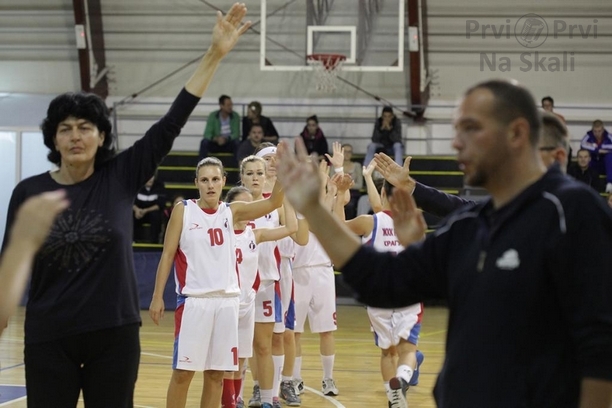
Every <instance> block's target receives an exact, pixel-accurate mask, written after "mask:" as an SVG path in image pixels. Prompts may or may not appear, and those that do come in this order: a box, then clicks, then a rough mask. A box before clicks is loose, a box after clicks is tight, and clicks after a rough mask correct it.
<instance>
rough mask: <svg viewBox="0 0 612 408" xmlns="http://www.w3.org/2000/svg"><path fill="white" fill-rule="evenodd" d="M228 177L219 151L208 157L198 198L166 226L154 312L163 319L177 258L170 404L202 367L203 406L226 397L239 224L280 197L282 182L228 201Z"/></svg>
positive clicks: (232, 364) (179, 401)
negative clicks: (224, 197)
mask: <svg viewBox="0 0 612 408" xmlns="http://www.w3.org/2000/svg"><path fill="white" fill-rule="evenodd" d="M225 180H226V179H225V171H224V169H223V164H222V163H221V161H220V160H219V159H217V158H214V157H207V158H204V159H202V160H201V161H200V162H199V163H198V166H197V168H196V179H195V185H196V187H197V188H198V191H199V194H200V198H199V199H198V200H185V201H183V202H181V203H179V204H177V206H176V207H175V208H174V210H173V211H172V215H171V216H170V221H169V223H168V228H167V230H166V237H165V241H164V249H163V252H162V256H161V259H160V262H159V266H158V268H157V277H156V279H155V289H154V292H153V299H152V301H151V306H150V308H149V314H150V315H151V318H152V319H153V321H154V322H155V324H159V319H160V318H161V317H163V314H164V309H165V305H164V300H163V292H164V288H165V287H166V282H167V280H168V276H169V275H170V270H171V268H172V263H173V262H174V263H175V281H176V286H177V294H178V300H177V309H176V312H175V342H174V359H173V364H172V367H173V372H172V378H171V380H170V385H169V387H168V395H167V401H166V407H167V408H183V407H185V403H186V399H187V392H188V390H189V384H190V383H191V380H192V378H193V376H194V374H195V372H196V371H204V390H203V392H202V400H201V403H200V404H201V407H203V408H218V407H219V405H220V404H221V393H222V384H223V381H222V380H223V372H224V371H236V370H237V369H238V312H239V296H240V287H239V284H238V276H237V273H236V245H235V241H236V238H235V233H234V228H233V225H234V222H238V221H244V220H251V219H253V218H257V217H259V216H262V215H264V214H268V213H269V212H271V211H273V210H274V209H276V208H278V207H280V206H281V204H282V200H283V194H282V191H281V190H280V188H279V187H278V186H275V189H274V191H273V192H272V195H271V196H270V199H269V200H261V201H256V202H250V203H245V202H238V201H236V202H233V203H231V204H226V203H222V202H220V201H219V198H220V197H221V192H222V190H223V187H224V186H225Z"/></svg>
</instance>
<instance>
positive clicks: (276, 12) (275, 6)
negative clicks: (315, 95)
mask: <svg viewBox="0 0 612 408" xmlns="http://www.w3.org/2000/svg"><path fill="white" fill-rule="evenodd" d="M405 18H406V16H405V2H404V0H297V1H296V0H293V1H290V0H261V22H260V24H261V28H260V30H261V49H260V52H261V54H260V68H261V70H262V71H311V70H312V67H311V66H308V64H307V62H306V57H307V56H308V55H312V54H342V55H344V56H346V58H347V59H346V61H345V62H344V65H343V67H342V69H343V71H348V72H401V71H403V70H404V20H405Z"/></svg>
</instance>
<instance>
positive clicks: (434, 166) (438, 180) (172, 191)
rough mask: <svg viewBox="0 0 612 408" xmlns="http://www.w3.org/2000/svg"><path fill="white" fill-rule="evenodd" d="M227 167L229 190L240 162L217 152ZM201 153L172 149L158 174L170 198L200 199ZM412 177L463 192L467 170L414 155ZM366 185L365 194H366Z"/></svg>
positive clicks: (432, 221) (432, 220)
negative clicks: (197, 175)
mask: <svg viewBox="0 0 612 408" xmlns="http://www.w3.org/2000/svg"><path fill="white" fill-rule="evenodd" d="M215 156H216V157H217V158H219V159H220V160H221V161H222V162H223V165H224V166H225V171H226V172H227V183H226V187H225V189H226V190H228V189H229V188H231V187H232V186H234V185H236V183H238V181H239V180H240V175H239V169H238V163H236V160H235V158H234V156H233V155H231V154H229V153H218V154H216V155H215ZM353 158H354V160H356V161H358V162H363V159H364V156H363V155H355V156H353ZM197 161H198V155H197V153H196V152H171V153H170V154H169V155H168V156H167V157H166V158H165V159H164V161H163V162H162V164H161V166H160V167H159V172H158V176H159V178H160V180H162V181H164V183H165V186H166V189H167V190H168V197H169V198H171V197H173V196H176V195H178V194H181V195H183V196H184V197H186V198H196V197H197V196H198V191H197V188H196V187H195V184H194V182H193V181H194V178H195V173H194V171H195V167H196V165H197ZM410 167H411V174H412V176H413V177H414V178H415V179H416V180H417V181H419V182H421V183H423V184H427V185H429V186H432V187H436V188H438V189H440V190H442V191H445V192H447V193H450V194H460V193H461V192H462V190H463V173H462V172H461V171H460V170H459V167H458V165H457V161H456V159H455V158H454V157H452V156H413V158H412V162H411V164H410ZM365 193H366V192H365V188H364V190H362V194H365ZM426 221H427V223H428V225H429V226H430V227H435V226H436V225H437V223H438V222H439V219H438V218H436V217H433V216H431V215H429V214H426Z"/></svg>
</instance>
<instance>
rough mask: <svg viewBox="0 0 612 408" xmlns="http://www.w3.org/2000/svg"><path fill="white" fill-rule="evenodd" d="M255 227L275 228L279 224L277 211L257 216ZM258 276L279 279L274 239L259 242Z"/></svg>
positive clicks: (276, 247)
mask: <svg viewBox="0 0 612 408" xmlns="http://www.w3.org/2000/svg"><path fill="white" fill-rule="evenodd" d="M253 222H254V223H255V227H256V228H276V227H278V226H280V219H279V217H278V211H277V210H274V211H272V212H271V213H270V214H266V215H264V216H263V217H259V218H257V219H256V220H255V221H253ZM258 265H259V278H260V279H261V280H275V281H277V280H279V279H280V252H279V249H278V246H277V245H276V241H270V242H262V243H260V244H259V264H258Z"/></svg>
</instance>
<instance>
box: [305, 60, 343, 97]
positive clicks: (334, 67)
mask: <svg viewBox="0 0 612 408" xmlns="http://www.w3.org/2000/svg"><path fill="white" fill-rule="evenodd" d="M344 61H346V57H345V56H344V55H340V54H312V55H309V56H308V57H306V62H307V63H308V65H309V66H311V67H312V68H313V70H314V73H315V83H316V88H317V91H321V92H334V91H335V90H336V87H337V83H338V72H340V71H342V65H343V64H344Z"/></svg>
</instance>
